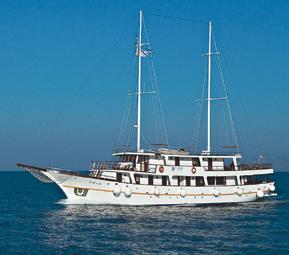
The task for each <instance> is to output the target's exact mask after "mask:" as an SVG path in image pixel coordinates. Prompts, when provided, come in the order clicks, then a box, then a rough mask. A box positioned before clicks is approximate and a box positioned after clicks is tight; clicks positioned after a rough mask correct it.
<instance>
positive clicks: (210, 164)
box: [208, 158, 213, 171]
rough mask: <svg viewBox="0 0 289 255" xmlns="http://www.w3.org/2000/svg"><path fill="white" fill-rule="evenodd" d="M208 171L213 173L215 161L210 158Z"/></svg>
mask: <svg viewBox="0 0 289 255" xmlns="http://www.w3.org/2000/svg"><path fill="white" fill-rule="evenodd" d="M208 170H209V171H211V170H213V159H212V158H208Z"/></svg>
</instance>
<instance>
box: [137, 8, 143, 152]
mask: <svg viewBox="0 0 289 255" xmlns="http://www.w3.org/2000/svg"><path fill="white" fill-rule="evenodd" d="M141 34H142V11H141V10H140V12H139V36H138V45H137V55H138V86H137V87H138V90H137V145H136V148H137V152H141V142H140V135H141V57H142V48H141V47H142V41H141V39H142V35H141Z"/></svg>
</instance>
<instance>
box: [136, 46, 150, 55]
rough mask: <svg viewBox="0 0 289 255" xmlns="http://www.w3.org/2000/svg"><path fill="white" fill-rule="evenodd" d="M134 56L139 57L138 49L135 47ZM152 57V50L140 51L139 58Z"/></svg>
mask: <svg viewBox="0 0 289 255" xmlns="http://www.w3.org/2000/svg"><path fill="white" fill-rule="evenodd" d="M136 55H137V56H139V49H138V47H137V50H136ZM151 55H152V50H149V49H147V50H143V49H141V53H140V56H141V57H150V56H151Z"/></svg>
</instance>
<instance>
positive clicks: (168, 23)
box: [0, 0, 289, 170]
mask: <svg viewBox="0 0 289 255" xmlns="http://www.w3.org/2000/svg"><path fill="white" fill-rule="evenodd" d="M140 9H142V10H143V11H144V17H145V23H146V26H147V29H148V31H149V34H150V39H151V42H152V47H153V50H154V52H155V54H154V62H155V66H156V73H157V78H158V85H159V90H160V94H161V99H162V105H163V108H164V114H165V118H166V125H167V129H168V136H169V141H170V144H171V145H173V146H174V147H184V146H187V145H188V144H189V142H190V141H191V136H192V129H193V122H194V118H195V110H196V103H195V99H197V98H199V97H200V89H201V84H202V77H203V69H204V59H203V57H202V56H201V54H202V53H205V52H206V51H207V24H198V23H192V22H184V21H181V20H173V19H165V18H161V17H157V16H153V15H151V14H152V13H155V14H159V15H163V16H175V17H182V18H189V19H194V20H202V21H208V20H212V21H213V25H214V31H215V33H216V40H217V44H218V47H219V50H220V51H221V52H222V55H221V57H222V63H223V71H224V76H225V80H226V83H227V87H228V92H229V96H230V101H231V105H232V112H233V116H234V119H235V122H236V126H237V135H238V138H239V141H240V149H241V153H242V154H243V155H244V156H246V157H247V158H248V159H251V160H255V161H256V160H257V157H258V155H259V153H264V155H265V157H266V160H267V161H271V162H273V163H274V164H275V166H276V168H278V169H282V170H286V169H289V163H288V162H289V154H288V152H289V139H288V130H289V74H288V70H289V46H288V45H289V37H288V34H289V27H288V18H289V17H288V16H289V3H288V1H280V0H276V1H265V0H263V1H261V0H260V1H236V0H235V1H222V0H221V1H206V0H204V1H193V0H192V1H181V0H179V1H158V0H156V1H89V0H87V1H61V0H58V1H44V0H43V1H36V0H35V1H20V0H19V1H17V0H16V1H5V0H3V1H1V2H0V66H1V68H0V116H1V126H0V153H1V155H2V157H1V164H0V169H1V170H13V169H15V168H16V167H15V164H16V163H17V162H25V163H31V164H36V165H43V166H47V165H54V166H59V167H64V168H72V169H86V168H87V167H88V164H89V162H90V160H93V159H110V154H111V150H112V147H113V145H114V144H115V142H116V140H117V137H118V134H119V129H120V125H121V120H122V114H123V111H124V107H125V102H126V98H127V90H128V83H129V81H130V80H131V74H130V70H131V66H132V62H133V59H134V57H135V49H134V43H135V38H136V34H137V29H138V12H139V10H140ZM213 72H214V71H213ZM135 85H136V84H135ZM213 142H214V140H213Z"/></svg>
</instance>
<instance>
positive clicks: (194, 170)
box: [192, 166, 197, 174]
mask: <svg viewBox="0 0 289 255" xmlns="http://www.w3.org/2000/svg"><path fill="white" fill-rule="evenodd" d="M196 172H197V169H196V168H195V167H194V166H193V167H192V174H195V173H196Z"/></svg>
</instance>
